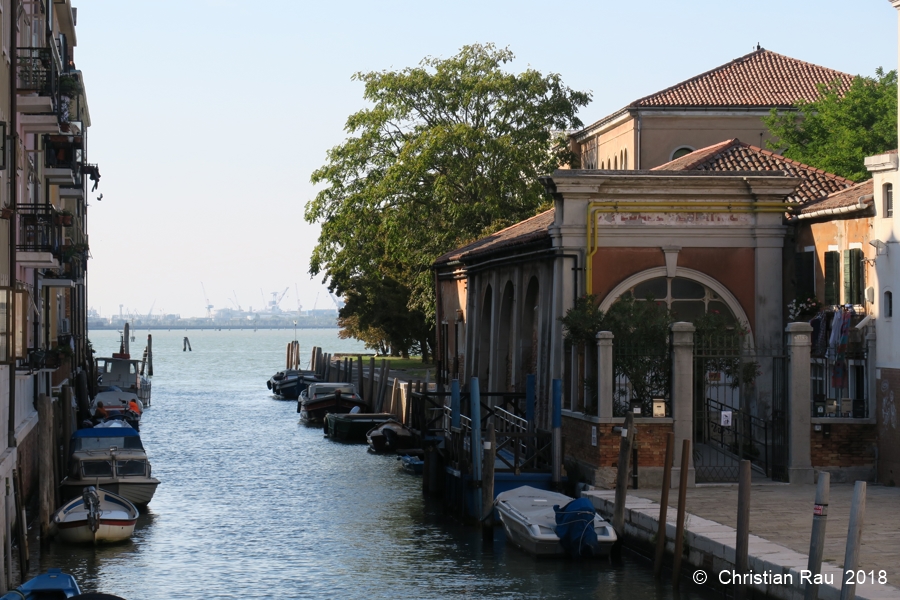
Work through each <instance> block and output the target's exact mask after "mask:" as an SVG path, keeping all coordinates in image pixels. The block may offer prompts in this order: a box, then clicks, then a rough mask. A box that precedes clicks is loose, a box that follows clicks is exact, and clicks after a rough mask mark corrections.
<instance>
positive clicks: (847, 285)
mask: <svg viewBox="0 0 900 600" xmlns="http://www.w3.org/2000/svg"><path fill="white" fill-rule="evenodd" d="M865 279H866V276H865V268H864V267H863V251H862V250H860V249H859V248H853V249H852V250H844V302H846V303H847V304H862V303H863V300H864V298H863V296H864V295H865V288H866V282H865Z"/></svg>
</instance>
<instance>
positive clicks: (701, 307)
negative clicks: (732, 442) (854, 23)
mask: <svg viewBox="0 0 900 600" xmlns="http://www.w3.org/2000/svg"><path fill="white" fill-rule="evenodd" d="M625 293H626V294H631V295H632V296H634V298H635V300H647V299H651V298H652V299H653V300H655V301H657V302H665V303H666V306H668V307H669V308H670V309H671V310H672V312H674V313H675V317H676V318H677V319H678V320H679V321H688V322H693V321H694V320H695V319H697V318H698V317H701V316H703V315H705V314H706V313H707V312H718V313H720V314H722V315H724V316H726V317H730V318H731V319H733V320H736V319H734V314H733V313H732V312H731V309H730V308H728V305H727V304H725V302H724V301H723V300H722V299H721V298H719V296H718V295H717V294H716V293H715V292H714V291H712V290H711V289H709V288H708V287H706V286H705V285H703V284H702V283H698V282H696V281H693V280H691V279H685V278H683V277H676V278H674V279H667V278H666V277H657V278H655V279H648V280H647V281H642V282H641V283H639V284H637V285H636V286H634V287H633V288H631V289H630V290H629V291H627V292H625Z"/></svg>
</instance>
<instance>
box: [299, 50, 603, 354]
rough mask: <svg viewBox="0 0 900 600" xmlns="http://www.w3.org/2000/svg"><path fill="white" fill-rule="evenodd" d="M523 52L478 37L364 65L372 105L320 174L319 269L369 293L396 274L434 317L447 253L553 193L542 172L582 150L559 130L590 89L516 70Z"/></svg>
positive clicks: (410, 304) (415, 310)
mask: <svg viewBox="0 0 900 600" xmlns="http://www.w3.org/2000/svg"><path fill="white" fill-rule="evenodd" d="M513 58H514V56H513V54H512V52H510V51H509V50H508V49H498V48H496V47H495V46H493V45H491V44H487V45H471V46H465V47H463V48H462V49H461V50H460V52H459V54H457V55H456V56H453V57H451V58H448V59H438V58H433V57H429V58H426V59H424V60H423V61H422V62H421V63H420V64H419V66H417V67H410V68H406V69H403V70H400V71H377V72H370V73H357V74H356V75H354V79H356V80H358V81H361V82H362V83H363V84H364V86H365V91H364V94H363V97H364V99H365V100H366V101H367V102H368V103H369V106H368V107H367V108H365V109H363V110H360V111H359V112H357V113H355V114H353V115H351V116H350V117H349V118H348V120H347V123H346V126H345V130H346V132H347V133H348V134H349V137H348V139H347V140H345V141H344V143H342V144H341V145H339V146H337V147H335V148H332V149H331V150H329V151H328V155H327V162H326V164H325V165H324V166H322V167H321V168H319V169H318V170H316V171H315V172H314V173H313V174H312V178H311V179H312V182H313V183H314V184H318V185H322V186H324V187H323V189H322V190H321V191H320V192H319V193H318V194H317V195H316V197H315V198H314V199H313V200H311V201H310V202H308V203H307V205H306V212H305V218H306V220H307V221H309V222H310V223H319V224H321V233H320V235H319V239H318V243H317V245H316V247H315V249H314V250H313V254H312V257H311V260H310V272H311V273H312V274H313V275H316V274H320V273H321V274H324V275H325V276H326V279H327V280H328V281H329V286H330V287H331V289H332V290H333V291H336V292H337V293H340V294H345V293H347V292H348V291H349V290H351V289H353V290H356V292H357V293H358V294H360V295H361V296H364V295H368V296H372V295H373V293H374V292H370V291H367V290H366V288H365V286H366V285H369V284H371V283H372V282H373V281H377V280H379V279H389V280H391V281H392V282H394V283H395V284H397V285H399V286H401V287H404V288H405V289H406V290H407V291H408V295H407V296H408V300H407V311H408V316H409V317H410V318H419V319H421V320H422V322H423V323H424V321H425V319H427V318H430V317H432V315H433V314H434V283H433V277H432V272H431V265H432V264H433V262H434V260H435V259H436V258H437V257H438V256H440V255H441V254H443V253H445V252H447V251H449V250H452V249H454V248H456V247H458V246H460V245H463V244H464V243H467V242H469V241H472V240H474V239H477V238H478V237H481V236H483V235H487V234H489V233H492V232H494V231H496V230H498V229H501V228H503V227H506V226H508V225H510V224H512V223H515V222H517V221H520V220H522V219H524V218H528V217H530V216H533V215H534V214H535V213H536V212H537V211H538V209H539V208H540V207H541V205H542V204H544V203H545V202H546V201H547V200H548V198H547V196H546V195H545V192H544V190H543V188H542V186H541V185H540V183H539V181H538V179H537V178H538V177H539V176H541V175H544V174H547V173H550V172H552V171H553V170H554V169H555V168H557V167H558V166H559V165H560V164H563V163H566V162H569V161H571V160H572V159H573V157H572V156H571V153H570V152H569V150H568V147H567V145H566V144H564V143H562V144H561V143H558V140H557V139H556V138H555V137H554V133H553V132H555V131H560V130H566V129H571V128H574V127H579V126H580V125H581V122H580V121H579V120H578V118H577V117H576V111H577V110H578V108H579V107H580V106H584V105H585V104H587V102H588V101H589V99H590V96H589V95H588V94H586V93H583V92H577V91H574V90H571V89H570V88H568V87H566V86H565V85H564V84H563V83H562V81H561V79H560V77H559V75H556V74H550V75H542V74H541V73H539V72H537V71H535V70H533V69H528V70H526V71H524V72H523V73H520V74H518V75H515V74H511V73H507V72H505V71H504V70H503V65H505V64H506V63H509V62H510V61H511V60H513ZM376 300H377V299H376V298H368V299H367V300H366V302H365V303H367V304H368V305H372V306H376V305H377V302H376ZM376 308H377V306H376ZM395 309H396V307H395V306H393V305H392V307H391V310H395ZM353 310H355V309H349V310H348V311H346V314H345V315H343V317H344V318H349V317H350V316H351V312H352V311H353ZM365 321H366V320H365V319H362V318H360V319H359V323H360V324H362V323H364V322H365ZM387 327H391V325H389V324H388V325H387ZM384 333H385V335H388V336H391V335H393V333H392V332H390V331H389V330H388V329H385V330H384ZM399 337H403V336H399Z"/></svg>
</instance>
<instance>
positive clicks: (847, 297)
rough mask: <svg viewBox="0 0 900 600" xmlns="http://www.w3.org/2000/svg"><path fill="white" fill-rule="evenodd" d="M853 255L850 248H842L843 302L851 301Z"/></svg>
mask: <svg viewBox="0 0 900 600" xmlns="http://www.w3.org/2000/svg"><path fill="white" fill-rule="evenodd" d="M851 256H853V251H852V250H844V302H853V260H852V259H851Z"/></svg>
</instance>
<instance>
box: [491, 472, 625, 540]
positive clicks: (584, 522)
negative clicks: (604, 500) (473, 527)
mask: <svg viewBox="0 0 900 600" xmlns="http://www.w3.org/2000/svg"><path fill="white" fill-rule="evenodd" d="M494 506H495V507H496V508H497V512H498V513H499V514H500V521H501V522H502V523H503V528H504V529H505V530H506V538H507V540H509V542H511V543H512V544H515V545H516V546H519V547H520V548H522V549H523V550H525V551H526V552H528V553H529V554H533V555H535V556H557V555H563V554H569V555H573V556H607V555H609V552H610V550H611V549H612V546H613V544H614V543H615V541H616V533H615V531H613V528H612V525H610V524H609V523H607V522H606V521H604V520H603V519H602V518H601V517H600V515H598V514H597V512H596V511H595V510H594V506H593V504H591V502H590V500H588V499H587V498H579V499H577V500H574V499H572V498H570V497H568V496H566V495H565V494H558V493H556V492H549V491H547V490H539V489H537V488H533V487H531V486H527V485H525V486H522V487H518V488H515V489H512V490H509V491H506V492H502V493H500V494H498V495H497V499H496V500H495V501H494Z"/></svg>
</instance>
